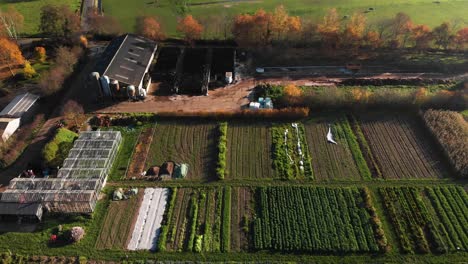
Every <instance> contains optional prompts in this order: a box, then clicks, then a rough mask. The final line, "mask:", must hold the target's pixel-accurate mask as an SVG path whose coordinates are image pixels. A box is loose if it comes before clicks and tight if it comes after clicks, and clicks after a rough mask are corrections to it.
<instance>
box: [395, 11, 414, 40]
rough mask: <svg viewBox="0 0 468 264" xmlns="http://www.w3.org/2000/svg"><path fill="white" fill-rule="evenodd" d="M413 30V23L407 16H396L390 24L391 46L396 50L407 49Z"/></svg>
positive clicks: (399, 14) (402, 14)
mask: <svg viewBox="0 0 468 264" xmlns="http://www.w3.org/2000/svg"><path fill="white" fill-rule="evenodd" d="M412 28H413V21H411V18H410V17H409V16H408V15H407V14H405V13H403V12H400V13H398V14H396V16H395V17H394V18H393V19H392V21H391V24H390V36H391V40H390V41H391V46H393V47H395V48H399V47H405V46H406V43H407V41H408V39H409V38H410V35H411V30H412Z"/></svg>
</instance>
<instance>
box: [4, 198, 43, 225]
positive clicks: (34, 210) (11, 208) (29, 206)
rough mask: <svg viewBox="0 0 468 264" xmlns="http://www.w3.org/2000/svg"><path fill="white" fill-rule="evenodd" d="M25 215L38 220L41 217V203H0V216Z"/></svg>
mask: <svg viewBox="0 0 468 264" xmlns="http://www.w3.org/2000/svg"><path fill="white" fill-rule="evenodd" d="M10 216H17V217H26V218H30V219H34V220H38V221H40V220H41V218H42V204H41V203H15V202H12V203H5V202H4V203H0V217H10Z"/></svg>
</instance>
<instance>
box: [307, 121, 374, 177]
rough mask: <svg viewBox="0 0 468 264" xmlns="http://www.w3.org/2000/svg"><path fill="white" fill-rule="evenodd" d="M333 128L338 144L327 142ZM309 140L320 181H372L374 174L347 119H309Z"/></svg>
mask: <svg viewBox="0 0 468 264" xmlns="http://www.w3.org/2000/svg"><path fill="white" fill-rule="evenodd" d="M329 126H330V127H331V128H332V134H333V137H334V140H335V141H336V142H337V143H338V144H336V145H335V144H331V143H329V142H327V138H326V136H327V133H328V129H329ZM304 127H305V132H306V139H307V141H308V146H309V151H310V153H311V156H312V169H313V171H314V175H315V178H316V179H317V180H332V179H340V180H359V179H370V178H371V174H370V171H369V168H368V167H367V164H366V161H365V160H364V157H363V156H362V153H361V150H360V149H359V145H358V143H357V139H356V136H355V135H354V134H353V132H352V130H351V127H350V125H349V123H348V120H347V119H346V117H345V116H339V117H336V116H330V117H325V118H317V119H314V120H308V121H307V122H306V123H305V125H304Z"/></svg>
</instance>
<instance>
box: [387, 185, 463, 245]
mask: <svg viewBox="0 0 468 264" xmlns="http://www.w3.org/2000/svg"><path fill="white" fill-rule="evenodd" d="M461 191H463V190H461ZM379 192H380V195H381V196H382V198H383V201H384V205H385V209H386V213H387V214H388V216H389V218H390V221H391V223H392V225H393V227H394V228H395V232H396V235H397V238H398V241H399V243H400V248H401V250H402V252H403V253H414V252H417V253H429V252H430V251H433V252H434V253H446V252H448V251H456V250H461V249H466V243H467V237H466V227H467V225H466V215H463V213H462V212H466V210H467V207H466V204H464V201H463V198H462V196H461V195H460V190H458V189H457V188H453V187H443V188H426V190H425V192H426V194H427V195H428V197H429V198H430V200H431V203H429V202H428V201H427V202H425V200H424V199H425V198H423V196H422V195H421V193H422V189H418V188H415V187H404V188H397V187H393V188H380V189H379ZM463 192H464V191H463ZM465 200H466V198H465ZM431 204H432V205H431ZM452 209H454V211H452ZM463 210H464V211H463Z"/></svg>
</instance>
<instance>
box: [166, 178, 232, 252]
mask: <svg viewBox="0 0 468 264" xmlns="http://www.w3.org/2000/svg"><path fill="white" fill-rule="evenodd" d="M230 204H231V190H230V187H226V188H207V189H186V188H183V189H179V191H177V192H175V191H174V192H173V194H172V196H171V198H170V201H169V204H168V207H167V208H166V213H165V215H164V219H163V226H162V229H161V236H160V239H159V243H158V249H159V250H160V251H189V252H190V251H193V252H221V251H222V252H227V251H229V248H230V244H229V242H230V224H231V223H230V218H231V215H230V208H231V205H230ZM168 230H170V231H168Z"/></svg>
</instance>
